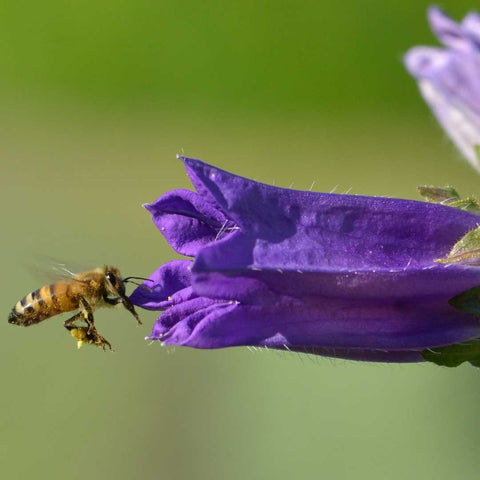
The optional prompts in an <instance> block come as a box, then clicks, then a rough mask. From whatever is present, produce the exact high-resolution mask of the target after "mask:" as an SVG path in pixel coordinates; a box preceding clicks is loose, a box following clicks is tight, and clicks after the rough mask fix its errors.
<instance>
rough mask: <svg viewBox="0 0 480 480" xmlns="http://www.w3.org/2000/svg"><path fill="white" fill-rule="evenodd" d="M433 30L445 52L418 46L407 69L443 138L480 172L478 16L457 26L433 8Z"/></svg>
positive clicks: (410, 58) (479, 34) (410, 54)
mask: <svg viewBox="0 0 480 480" xmlns="http://www.w3.org/2000/svg"><path fill="white" fill-rule="evenodd" d="M428 17H429V20H430V23H431V26H432V29H433V31H434V32H435V34H436V35H437V37H438V38H439V40H440V41H441V42H442V43H443V44H444V45H445V46H447V47H448V48H446V49H439V48H428V47H416V48H413V49H411V50H410V51H409V52H408V53H407V55H406V56H405V65H406V67H407V69H408V70H409V72H410V73H411V74H412V75H413V76H414V77H415V78H416V79H417V81H418V85H419V88H420V91H421V93H422V96H423V97H424V99H425V101H426V102H427V103H428V104H429V106H430V108H431V109H432V111H433V113H434V114H435V116H436V117H437V120H438V121H439V123H440V124H441V125H442V127H443V128H444V130H445V131H446V133H447V134H448V135H449V136H450V138H451V139H452V140H453V142H454V143H455V144H456V145H457V147H458V148H459V149H460V150H461V152H462V153H463V155H464V156H465V158H467V160H468V161H469V162H470V163H471V165H472V166H473V167H474V168H475V169H476V170H478V171H480V163H479V159H478V157H477V153H476V150H475V148H476V146H477V145H480V28H479V25H480V17H479V15H478V14H476V13H470V14H469V15H467V16H466V17H465V19H464V21H463V22H462V23H461V24H457V23H456V22H454V21H453V20H452V19H450V18H449V17H448V16H447V15H445V14H444V13H443V12H442V11H441V10H440V9H438V8H437V7H432V8H430V9H429V11H428Z"/></svg>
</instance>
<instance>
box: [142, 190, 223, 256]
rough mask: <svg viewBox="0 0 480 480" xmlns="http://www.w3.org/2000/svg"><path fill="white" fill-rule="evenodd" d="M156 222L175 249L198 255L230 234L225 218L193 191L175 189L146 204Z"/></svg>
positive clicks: (185, 253)
mask: <svg viewBox="0 0 480 480" xmlns="http://www.w3.org/2000/svg"><path fill="white" fill-rule="evenodd" d="M145 208H146V209H147V210H148V211H149V212H150V213H151V214H152V218H153V223H154V224H155V225H156V226H157V228H158V229H159V230H160V232H161V233H162V234H163V235H164V236H165V238H166V239H167V241H168V243H169V244H170V245H171V246H172V248H173V249H174V250H175V251H176V252H178V253H180V254H182V255H188V256H195V255H196V253H197V252H198V250H199V249H200V248H201V247H203V246H205V245H207V244H208V243H210V242H213V241H214V240H215V239H216V238H219V237H220V238H221V236H222V235H225V234H226V233H227V232H228V228H229V221H228V219H227V218H226V217H225V215H224V214H223V213H222V212H221V211H219V210H218V209H216V208H215V207H213V206H212V205H211V204H210V203H208V202H206V201H205V200H204V199H203V198H202V197H201V196H200V195H198V194H197V193H194V192H191V191H189V190H174V191H172V192H168V193H166V194H165V195H162V196H161V197H160V198H158V199H157V200H156V201H155V202H153V203H151V204H147V205H145Z"/></svg>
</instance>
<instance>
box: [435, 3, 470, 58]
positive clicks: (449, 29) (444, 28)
mask: <svg viewBox="0 0 480 480" xmlns="http://www.w3.org/2000/svg"><path fill="white" fill-rule="evenodd" d="M428 20H429V21H430V26H431V28H432V30H433V32H434V33H435V35H436V36H437V38H438V39H439V40H440V41H441V42H442V43H443V44H444V45H445V46H446V47H451V48H454V49H458V50H465V49H468V48H469V47H470V42H469V40H468V38H466V37H465V35H464V31H463V28H462V27H461V26H460V25H459V24H458V23H456V22H454V21H453V20H452V19H451V18H450V17H449V16H448V15H446V14H445V13H444V12H443V11H442V10H440V9H439V8H438V7H430V8H429V9H428Z"/></svg>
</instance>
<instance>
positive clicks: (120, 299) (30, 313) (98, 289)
mask: <svg viewBox="0 0 480 480" xmlns="http://www.w3.org/2000/svg"><path fill="white" fill-rule="evenodd" d="M132 279H139V280H145V279H143V278H141V277H127V278H123V279H122V277H121V275H120V271H119V270H118V268H116V267H112V266H104V267H100V268H95V269H93V270H88V271H86V272H82V273H78V274H72V276H71V277H70V278H65V279H62V280H60V281H58V282H56V283H52V284H50V285H45V286H43V287H41V288H39V289H38V290H35V291H34V292H31V293H29V294H28V295H25V297H23V298H22V299H21V300H19V301H18V302H17V303H16V305H15V306H14V307H13V309H12V311H11V312H10V315H9V317H8V323H11V324H13V325H20V326H22V327H29V326H30V325H35V324H37V323H40V322H41V321H43V320H46V319H47V318H51V317H54V316H55V315H59V314H60V313H65V312H71V311H73V310H80V311H79V312H78V313H76V314H75V315H73V317H71V318H69V319H67V320H65V321H64V322H63V325H64V327H65V328H66V329H67V330H68V331H69V332H70V333H71V335H72V336H73V337H74V338H76V339H77V341H78V343H77V346H78V348H80V347H81V346H82V345H83V344H84V343H91V344H94V345H96V346H98V347H102V348H103V350H106V349H107V347H108V348H109V349H110V350H112V346H111V345H110V342H108V340H106V339H105V338H104V337H102V336H101V335H100V334H99V333H98V331H97V329H96V327H95V323H94V318H93V312H94V310H95V309H96V308H98V307H113V306H115V305H118V304H123V306H124V307H125V308H126V309H127V310H128V311H129V312H130V313H131V314H132V315H133V316H134V317H135V320H136V321H137V324H138V325H141V324H142V322H141V321H140V319H139V317H138V314H137V312H136V311H135V308H134V306H133V303H132V302H131V301H130V300H129V299H128V297H127V296H126V294H125V283H128V282H130V283H136V282H133V281H132ZM78 321H84V322H85V323H86V326H85V325H78V324H77V323H76V322H78Z"/></svg>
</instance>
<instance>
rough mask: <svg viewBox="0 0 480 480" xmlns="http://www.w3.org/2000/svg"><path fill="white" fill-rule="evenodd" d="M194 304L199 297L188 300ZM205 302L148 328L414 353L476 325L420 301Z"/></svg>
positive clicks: (201, 338)
mask: <svg viewBox="0 0 480 480" xmlns="http://www.w3.org/2000/svg"><path fill="white" fill-rule="evenodd" d="M196 301H198V302H201V300H199V299H196V300H193V301H191V303H193V302H196ZM205 302H206V303H205V306H204V308H200V309H199V308H198V306H197V305H194V306H193V307H192V306H190V305H188V308H187V305H186V304H185V305H183V306H182V307H180V306H175V307H173V308H172V309H169V310H168V311H167V312H165V313H164V314H163V315H161V316H160V318H159V320H158V322H157V323H158V326H156V327H155V328H156V329H157V331H162V335H161V338H160V339H161V340H162V342H163V343H164V344H166V345H171V344H174V345H183V346H189V347H194V348H224V347H230V346H240V345H250V346H267V347H271V348H290V347H292V348H295V349H298V348H299V347H303V348H308V347H320V348H334V349H336V348H340V349H350V348H360V349H367V350H388V351H391V350H418V351H421V350H423V349H425V348H430V347H434V346H440V345H449V344H452V343H459V342H463V341H465V340H468V339H471V338H474V337H478V336H480V324H479V322H478V320H477V319H476V318H475V317H474V316H473V315H470V314H465V313H461V312H458V311H457V310H455V309H454V308H453V307H451V306H450V305H448V304H447V303H445V302H436V301H430V302H429V301H427V300H425V299H424V300H423V301H422V302H421V303H418V302H416V301H412V300H404V301H401V300H399V301H397V302H394V303H389V302H385V303H382V302H372V301H366V300H349V301H346V300H345V299H342V298H340V299H339V298H327V297H325V298H314V299H309V300H308V301H306V300H305V299H302V300H298V299H292V298H288V297H285V296H282V297H280V296H278V297H277V301H276V303H274V304H272V305H269V306H268V308H267V307H266V306H265V305H244V304H239V303H233V302H230V303H226V302H222V303H216V304H214V303H210V304H208V302H207V301H206V300H205ZM187 303H188V302H187ZM170 310H175V314H173V313H169V312H170ZM186 310H187V311H186ZM172 315H173V316H174V317H175V321H176V323H174V324H173V325H172ZM154 331H155V330H154Z"/></svg>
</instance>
